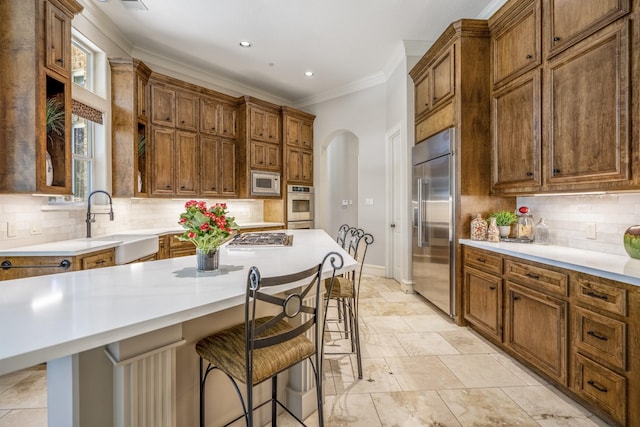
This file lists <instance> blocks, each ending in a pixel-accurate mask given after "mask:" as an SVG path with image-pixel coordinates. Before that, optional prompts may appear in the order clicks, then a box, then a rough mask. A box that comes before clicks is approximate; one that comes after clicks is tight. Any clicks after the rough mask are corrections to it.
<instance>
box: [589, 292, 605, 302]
mask: <svg viewBox="0 0 640 427" xmlns="http://www.w3.org/2000/svg"><path fill="white" fill-rule="evenodd" d="M587 295H588V296H590V297H591V298H599V299H601V300H605V301H609V295H602V294H598V293H596V292H593V291H589V292H587Z"/></svg>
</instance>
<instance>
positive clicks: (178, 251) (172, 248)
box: [166, 234, 196, 258]
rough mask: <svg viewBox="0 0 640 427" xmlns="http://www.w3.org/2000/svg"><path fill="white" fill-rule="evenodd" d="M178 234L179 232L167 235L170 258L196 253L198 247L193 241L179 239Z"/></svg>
mask: <svg viewBox="0 0 640 427" xmlns="http://www.w3.org/2000/svg"><path fill="white" fill-rule="evenodd" d="M176 236H179V234H169V235H167V236H166V237H167V246H168V248H169V251H168V253H169V258H177V257H181V256H189V255H195V254H196V247H195V246H194V244H193V243H191V242H183V241H181V240H178V239H177V238H176Z"/></svg>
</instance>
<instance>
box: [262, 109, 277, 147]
mask: <svg viewBox="0 0 640 427" xmlns="http://www.w3.org/2000/svg"><path fill="white" fill-rule="evenodd" d="M265 130H266V135H265V140H266V141H267V142H275V143H277V142H280V115H278V114H275V113H267V115H266V129H265Z"/></svg>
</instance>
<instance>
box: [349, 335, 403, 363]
mask: <svg viewBox="0 0 640 427" xmlns="http://www.w3.org/2000/svg"><path fill="white" fill-rule="evenodd" d="M360 345H361V346H362V357H363V358H376V357H403V356H408V355H409V354H407V351H406V350H405V349H404V347H403V346H402V345H401V344H400V342H399V341H398V339H397V338H396V336H395V335H394V334H365V335H362V334H361V335H360Z"/></svg>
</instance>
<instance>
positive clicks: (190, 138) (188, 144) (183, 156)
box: [175, 130, 200, 196]
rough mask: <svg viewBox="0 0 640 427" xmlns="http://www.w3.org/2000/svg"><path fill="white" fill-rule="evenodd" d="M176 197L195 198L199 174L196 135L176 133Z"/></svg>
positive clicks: (178, 131)
mask: <svg viewBox="0 0 640 427" xmlns="http://www.w3.org/2000/svg"><path fill="white" fill-rule="evenodd" d="M175 141H176V142H175V144H176V152H175V156H176V186H175V189H176V195H180V196H196V195H197V194H198V191H199V188H198V178H199V177H198V175H199V173H200V162H199V156H198V153H199V141H198V134H196V133H194V132H185V131H180V130H177V131H176V135H175Z"/></svg>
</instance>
